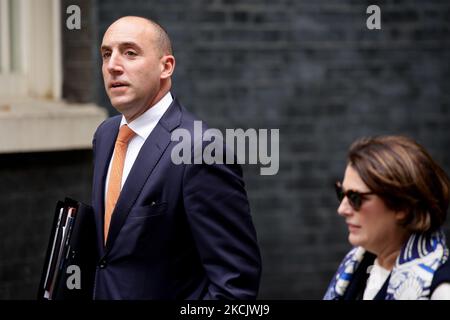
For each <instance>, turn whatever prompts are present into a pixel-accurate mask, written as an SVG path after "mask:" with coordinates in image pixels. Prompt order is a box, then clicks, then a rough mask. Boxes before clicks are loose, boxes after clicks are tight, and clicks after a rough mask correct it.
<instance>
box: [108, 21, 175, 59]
mask: <svg viewBox="0 0 450 320" xmlns="http://www.w3.org/2000/svg"><path fill="white" fill-rule="evenodd" d="M122 23H133V24H136V26H137V27H139V28H148V30H149V31H150V32H151V34H152V35H153V36H154V39H149V40H150V41H152V40H153V41H154V43H155V45H156V48H157V49H158V50H159V51H160V52H161V55H173V50H172V43H171V41H170V38H169V35H168V34H167V32H166V30H164V28H163V27H162V26H161V25H160V24H159V23H157V22H156V21H153V20H151V19H148V18H144V17H138V16H125V17H122V18H119V19H117V20H116V21H114V22H113V23H112V24H111V25H110V26H109V28H108V29H110V28H111V27H113V26H116V25H118V24H122Z"/></svg>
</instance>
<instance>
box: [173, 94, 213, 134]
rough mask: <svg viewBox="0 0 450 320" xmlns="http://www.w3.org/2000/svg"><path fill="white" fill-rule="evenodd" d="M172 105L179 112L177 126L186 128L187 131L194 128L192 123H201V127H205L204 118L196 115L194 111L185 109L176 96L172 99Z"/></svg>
mask: <svg viewBox="0 0 450 320" xmlns="http://www.w3.org/2000/svg"><path fill="white" fill-rule="evenodd" d="M174 107H175V108H177V110H178V111H179V112H180V115H181V116H180V121H179V126H178V128H183V129H187V130H189V131H193V130H194V125H195V124H197V126H198V125H199V124H200V123H201V125H202V129H205V128H207V127H208V126H207V124H206V122H205V121H204V120H202V119H201V118H200V117H198V116H197V115H196V114H195V113H193V112H191V111H190V110H189V109H187V108H186V107H185V106H184V105H183V104H182V103H181V102H180V101H179V100H178V99H177V98H175V99H174Z"/></svg>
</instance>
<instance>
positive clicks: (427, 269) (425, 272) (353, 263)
mask: <svg viewBox="0 0 450 320" xmlns="http://www.w3.org/2000/svg"><path fill="white" fill-rule="evenodd" d="M448 251H449V250H448V248H447V245H446V243H445V235H444V233H443V232H442V230H438V231H436V232H434V233H432V234H412V235H411V236H410V238H409V239H408V241H407V242H406V244H405V245H404V246H403V248H402V250H401V251H400V255H399V256H398V257H397V260H396V262H395V265H394V268H393V269H392V271H391V277H390V279H389V284H388V288H387V292H386V297H385V299H386V300H423V299H429V298H430V295H431V293H430V286H431V283H432V281H433V276H434V273H435V272H436V270H437V269H438V268H439V267H440V266H441V265H442V264H444V263H445V262H446V261H447V258H448V256H449V252H448ZM365 252H366V250H365V249H364V248H362V247H355V248H353V249H352V250H351V251H350V252H349V253H348V254H347V255H346V256H345V258H344V260H343V261H342V262H341V264H340V265H339V268H338V270H337V272H336V274H335V276H334V277H333V280H332V281H331V283H330V285H329V286H328V289H327V292H326V293H325V296H324V300H338V299H340V298H341V297H342V296H343V295H344V293H345V290H346V289H347V287H348V285H349V283H350V281H351V280H352V277H353V274H354V272H355V271H356V269H357V268H358V266H359V264H360V263H361V261H362V259H363V257H364V254H365Z"/></svg>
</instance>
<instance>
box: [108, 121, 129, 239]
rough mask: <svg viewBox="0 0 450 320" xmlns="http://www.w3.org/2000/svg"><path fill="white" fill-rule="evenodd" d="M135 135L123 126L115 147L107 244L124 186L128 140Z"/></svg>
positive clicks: (110, 184) (110, 179)
mask: <svg viewBox="0 0 450 320" xmlns="http://www.w3.org/2000/svg"><path fill="white" fill-rule="evenodd" d="M134 135H135V132H134V131H133V130H131V129H130V128H129V127H128V126H127V125H126V124H125V125H123V126H121V127H120V130H119V135H118V136H117V140H116V145H115V147H114V158H113V161H112V166H111V171H110V174H109V184H108V191H107V193H106V205H105V225H104V228H105V229H104V235H105V239H104V240H105V244H106V239H107V238H108V231H109V224H110V223H111V216H112V213H113V210H114V207H115V206H116V203H117V199H119V194H120V189H121V186H122V173H123V165H124V163H125V156H126V155H127V148H128V142H129V141H130V139H131V138H132V137H133V136H134Z"/></svg>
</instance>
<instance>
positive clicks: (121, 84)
mask: <svg viewBox="0 0 450 320" xmlns="http://www.w3.org/2000/svg"><path fill="white" fill-rule="evenodd" d="M109 87H110V88H123V87H128V83H126V82H120V81H115V82H111V84H110V85H109Z"/></svg>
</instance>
